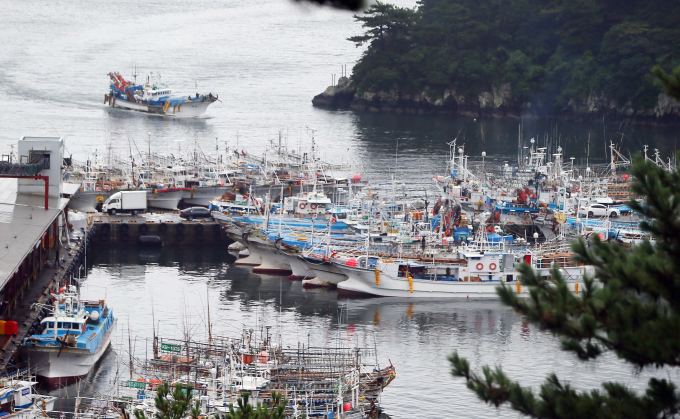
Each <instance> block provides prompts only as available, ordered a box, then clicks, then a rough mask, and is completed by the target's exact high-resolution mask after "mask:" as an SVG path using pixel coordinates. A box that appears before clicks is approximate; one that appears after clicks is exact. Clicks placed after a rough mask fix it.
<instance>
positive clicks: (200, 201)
mask: <svg viewBox="0 0 680 419" xmlns="http://www.w3.org/2000/svg"><path fill="white" fill-rule="evenodd" d="M229 190H231V186H198V187H196V188H192V189H191V190H189V191H184V193H183V195H182V201H183V202H184V203H185V204H186V205H188V206H192V207H193V206H201V207H207V206H209V205H210V201H212V200H214V199H217V198H219V197H220V196H222V195H224V194H225V193H226V192H227V191H229Z"/></svg>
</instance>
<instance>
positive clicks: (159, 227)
mask: <svg viewBox="0 0 680 419" xmlns="http://www.w3.org/2000/svg"><path fill="white" fill-rule="evenodd" d="M158 230H160V231H168V224H167V223H161V225H160V226H158Z"/></svg>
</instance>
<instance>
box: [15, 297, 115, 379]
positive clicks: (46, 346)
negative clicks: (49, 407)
mask: <svg viewBox="0 0 680 419" xmlns="http://www.w3.org/2000/svg"><path fill="white" fill-rule="evenodd" d="M52 297H53V298H54V306H53V307H51V310H52V313H51V315H50V316H47V317H45V318H44V319H43V320H42V321H41V322H40V327H41V328H42V330H41V331H40V333H38V334H34V335H31V336H29V337H27V338H25V339H24V340H23V341H22V343H21V345H20V347H19V353H20V355H21V356H22V357H23V358H24V359H26V360H28V361H29V362H30V365H31V366H35V368H36V375H37V376H38V379H42V380H45V381H47V383H48V385H52V384H56V383H59V382H62V383H63V382H67V381H68V380H69V379H73V378H78V377H83V376H85V375H87V374H88V373H89V372H90V370H91V369H92V367H93V366H94V365H95V363H96V362H97V361H99V359H100V358H101V357H102V355H103V354H104V352H105V350H106V348H108V346H109V344H110V343H111V336H112V335H113V331H114V330H115V328H116V319H115V318H114V317H113V312H112V310H111V309H110V308H109V307H107V306H106V303H105V302H104V300H99V301H83V300H81V299H80V297H79V295H78V292H77V290H76V287H75V286H73V285H71V286H67V287H64V288H62V289H61V290H60V293H59V294H52ZM44 308H47V309H48V310H49V309H50V307H49V306H45V307H44Z"/></svg>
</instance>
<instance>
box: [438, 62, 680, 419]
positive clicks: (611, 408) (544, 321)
mask: <svg viewBox="0 0 680 419" xmlns="http://www.w3.org/2000/svg"><path fill="white" fill-rule="evenodd" d="M655 73H658V75H659V77H660V79H661V81H662V82H663V84H664V86H666V89H667V92H668V93H669V94H670V95H671V96H673V97H675V98H678V99H680V91H679V90H677V89H678V86H679V85H678V75H680V70H679V69H676V70H675V71H674V75H671V76H669V75H667V74H664V73H663V72H661V71H659V70H658V69H656V70H655ZM673 89H675V90H673ZM677 158H678V161H679V162H680V153H678V156H677ZM677 169H678V170H676V171H672V172H671V171H667V170H665V169H662V168H660V167H658V166H657V165H656V164H654V163H652V162H651V161H646V160H645V159H644V158H642V157H641V156H637V158H636V159H635V162H634V165H633V168H632V170H631V174H632V175H633V176H634V183H633V186H632V190H633V192H634V195H639V196H643V197H644V198H645V200H644V202H643V203H639V202H629V203H628V204H629V205H630V206H631V207H632V208H633V209H634V210H635V211H637V212H638V213H640V214H641V215H642V217H643V219H644V220H647V221H643V222H642V223H641V228H642V229H643V230H645V231H647V232H648V233H649V234H650V236H651V237H652V238H653V239H654V242H653V243H651V242H650V241H645V242H643V243H642V244H640V245H637V246H635V247H634V248H633V250H632V251H627V250H624V249H623V248H622V247H621V246H620V245H618V244H617V243H605V242H600V241H599V240H598V239H597V238H596V239H595V242H594V243H593V245H592V246H591V247H587V246H586V244H585V242H584V241H583V240H579V241H578V242H577V243H575V244H574V245H573V249H574V251H575V252H576V254H577V258H576V259H577V261H578V262H581V263H584V264H591V265H593V266H594V267H595V278H596V279H597V280H599V281H598V282H595V280H594V279H589V280H585V281H584V284H583V285H584V286H583V288H582V290H581V293H580V294H578V295H574V294H572V293H571V292H569V291H568V290H567V287H566V284H565V282H564V280H563V279H562V277H561V276H560V274H559V271H558V270H557V269H554V270H553V272H552V275H553V276H552V279H551V281H547V280H545V279H544V278H541V277H539V276H537V275H536V274H535V273H534V272H533V271H532V270H531V268H530V267H529V266H528V265H524V266H523V267H522V270H521V272H522V283H523V284H526V285H529V287H530V298H528V299H521V298H518V296H517V294H515V293H514V292H513V290H511V289H509V288H507V287H500V288H499V295H500V297H501V300H502V301H503V303H504V304H507V305H510V306H512V307H514V308H515V309H516V310H517V311H518V312H520V313H522V314H524V315H526V316H527V318H528V320H529V321H531V322H532V323H535V324H538V325H539V326H540V327H541V328H542V329H544V330H548V331H550V332H552V333H553V334H555V335H557V336H560V337H561V338H562V349H563V350H565V351H568V352H571V353H572V354H573V355H575V356H576V357H577V358H578V359H580V360H583V361H588V360H592V359H596V358H598V357H600V356H601V355H602V354H604V353H606V352H613V353H614V354H616V356H618V357H619V358H620V359H622V360H624V361H626V362H628V363H629V364H630V365H631V370H632V369H633V368H635V370H638V371H639V370H642V369H654V368H659V367H666V368H673V369H674V368H676V367H678V366H680V334H678V332H677V331H678V330H679V329H680V166H679V167H678V168H677ZM530 358H531V357H530V356H529V357H528V358H527V362H531V361H530ZM450 361H451V363H452V366H453V375H454V376H458V377H463V378H465V380H466V381H467V385H468V387H469V388H470V389H471V390H473V391H474V392H476V393H477V395H478V396H479V398H481V399H482V400H484V401H485V402H487V403H489V404H492V405H494V406H501V405H508V406H510V407H511V408H512V409H514V410H516V411H518V412H520V413H522V414H524V415H528V416H531V417H536V418H673V417H680V392H678V388H677V386H676V384H675V383H673V382H672V381H671V374H669V373H667V372H660V373H659V374H657V375H658V376H659V378H652V379H650V380H649V382H648V385H647V388H646V390H645V391H644V392H642V393H639V392H636V391H633V390H631V389H630V388H628V387H627V386H625V385H623V384H621V383H615V382H605V383H602V390H591V391H587V392H584V391H576V390H575V389H574V388H572V387H570V386H569V384H566V383H563V382H562V381H560V379H559V378H558V377H557V376H556V375H554V374H552V375H550V376H549V377H548V379H547V380H546V382H545V383H544V384H542V385H541V388H540V391H539V392H538V393H534V391H532V389H531V388H527V387H522V385H521V384H519V383H518V382H515V381H512V380H511V379H510V378H509V377H508V376H507V375H506V374H505V373H504V372H503V371H502V369H501V368H500V367H496V368H495V369H491V368H489V367H483V368H482V373H481V374H479V373H476V372H474V371H472V369H471V368H470V365H469V363H468V361H467V360H465V359H463V358H461V357H460V356H459V355H458V354H457V353H454V354H453V355H452V356H451V357H450ZM674 375H675V374H673V376H674ZM661 377H664V378H661Z"/></svg>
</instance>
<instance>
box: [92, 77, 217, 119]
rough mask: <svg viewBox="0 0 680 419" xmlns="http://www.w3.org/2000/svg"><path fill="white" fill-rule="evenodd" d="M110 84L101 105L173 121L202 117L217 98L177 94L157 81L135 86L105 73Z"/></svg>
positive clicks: (210, 95)
mask: <svg viewBox="0 0 680 419" xmlns="http://www.w3.org/2000/svg"><path fill="white" fill-rule="evenodd" d="M108 75H109V78H110V79H111V85H110V86H109V89H110V91H109V93H107V94H106V95H105V96H104V104H105V105H109V106H111V107H112V108H121V109H127V110H131V111H137V112H144V113H151V114H158V115H165V116H171V117H174V118H191V117H198V116H203V115H205V111H206V110H207V109H208V106H210V105H211V104H212V103H213V102H215V101H217V100H218V98H217V96H213V94H212V93H209V94H208V95H199V94H198V93H196V95H195V96H193V95H177V94H175V93H173V91H172V89H170V88H169V87H168V86H167V85H166V84H165V83H163V82H161V81H160V80H159V81H157V82H155V83H151V81H150V80H149V78H147V83H145V84H136V83H132V82H130V81H128V80H125V79H124V78H123V76H121V75H120V74H119V73H109V74H108Z"/></svg>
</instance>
